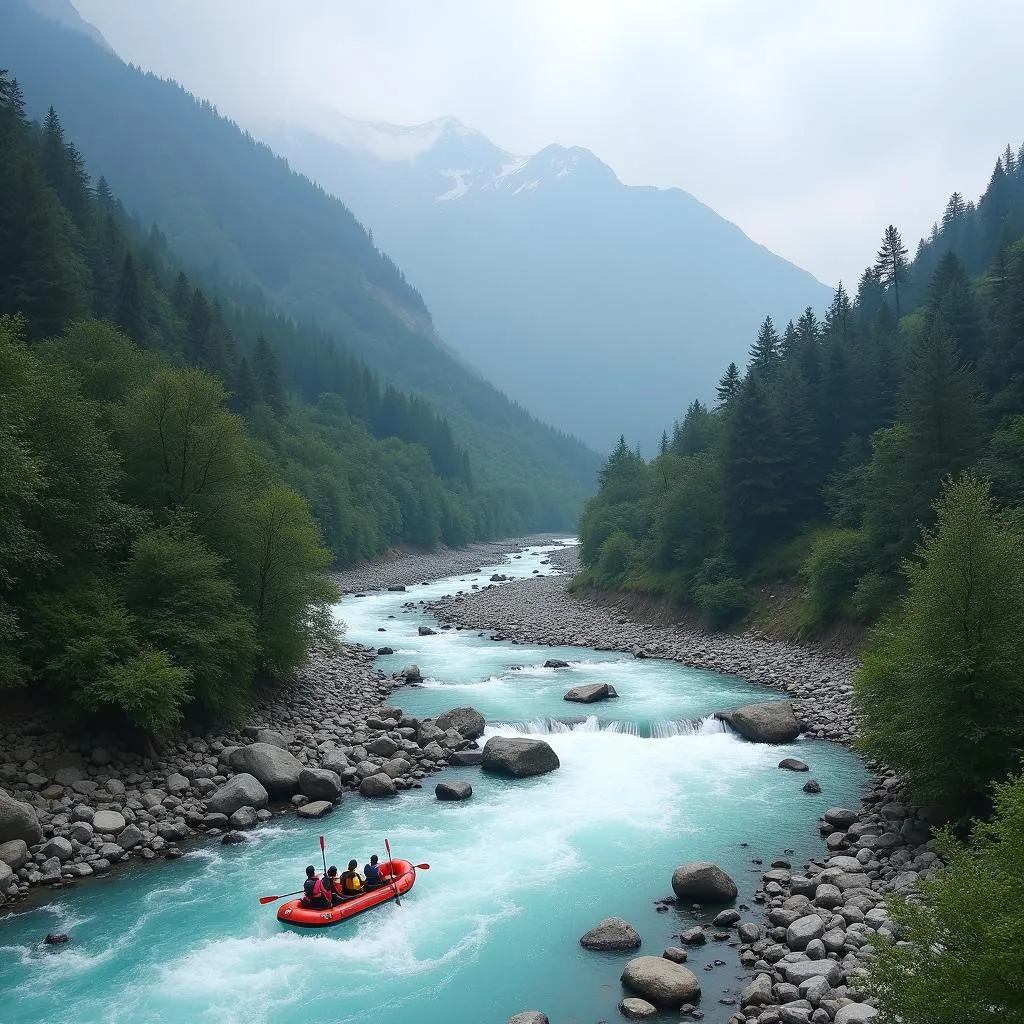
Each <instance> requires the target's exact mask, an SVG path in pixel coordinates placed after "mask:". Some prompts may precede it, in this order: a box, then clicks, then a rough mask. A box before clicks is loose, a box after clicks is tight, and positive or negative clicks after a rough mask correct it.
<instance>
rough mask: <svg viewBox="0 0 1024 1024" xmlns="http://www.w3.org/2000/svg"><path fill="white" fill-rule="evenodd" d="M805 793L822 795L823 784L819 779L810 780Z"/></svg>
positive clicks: (805, 785)
mask: <svg viewBox="0 0 1024 1024" xmlns="http://www.w3.org/2000/svg"><path fill="white" fill-rule="evenodd" d="M803 789H804V792H805V793H820V792H821V783H820V782H819V781H818V780H817V779H808V780H807V781H806V782H805V783H804V786H803Z"/></svg>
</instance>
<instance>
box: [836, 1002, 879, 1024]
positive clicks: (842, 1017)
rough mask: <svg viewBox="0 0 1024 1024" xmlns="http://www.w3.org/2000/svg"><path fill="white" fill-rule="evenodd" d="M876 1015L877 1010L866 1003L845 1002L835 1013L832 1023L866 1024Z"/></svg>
mask: <svg viewBox="0 0 1024 1024" xmlns="http://www.w3.org/2000/svg"><path fill="white" fill-rule="evenodd" d="M877 1016H878V1011H877V1010H876V1009H875V1008H874V1007H873V1006H868V1004H867V1003H847V1005H846V1006H843V1007H841V1008H840V1010H839V1012H838V1013H837V1014H836V1019H835V1022H834V1024H866V1022H867V1021H869V1020H874V1019H875V1017H877Z"/></svg>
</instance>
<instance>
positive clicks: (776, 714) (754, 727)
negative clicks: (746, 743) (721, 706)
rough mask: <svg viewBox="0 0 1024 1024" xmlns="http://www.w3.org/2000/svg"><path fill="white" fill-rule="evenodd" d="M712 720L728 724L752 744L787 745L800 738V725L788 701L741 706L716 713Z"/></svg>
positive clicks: (771, 701)
mask: <svg viewBox="0 0 1024 1024" xmlns="http://www.w3.org/2000/svg"><path fill="white" fill-rule="evenodd" d="M715 717H716V718H720V719H721V720H722V721H723V722H728V724H729V725H731V726H732V727H733V728H734V729H735V730H736V731H737V732H738V733H739V734H740V735H741V736H742V737H743V738H744V739H748V740H751V741H752V742H754V743H791V742H792V741H793V740H795V739H796V738H797V736H799V735H800V723H799V722H798V721H797V720H796V715H794V714H793V704H792V702H791V701H788V700H770V701H766V702H765V703H764V704H745V705H744V706H743V707H741V708H735V709H733V710H732V711H716V712H715Z"/></svg>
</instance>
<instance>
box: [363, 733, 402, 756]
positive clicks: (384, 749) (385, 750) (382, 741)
mask: <svg viewBox="0 0 1024 1024" xmlns="http://www.w3.org/2000/svg"><path fill="white" fill-rule="evenodd" d="M396 750H398V744H397V743H396V742H395V741H394V740H393V739H392V738H391V737H390V736H378V737H377V739H375V740H374V741H373V742H372V743H367V744H366V751H367V753H369V754H376V755H377V756H378V757H391V755H392V754H394V753H395V751H396Z"/></svg>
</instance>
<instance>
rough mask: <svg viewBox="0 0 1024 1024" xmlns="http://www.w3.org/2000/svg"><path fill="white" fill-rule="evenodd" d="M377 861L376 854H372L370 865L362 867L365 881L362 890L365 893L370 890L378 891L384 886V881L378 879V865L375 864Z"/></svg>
mask: <svg viewBox="0 0 1024 1024" xmlns="http://www.w3.org/2000/svg"><path fill="white" fill-rule="evenodd" d="M377 860H378V857H377V854H374V855H373V856H372V857H371V858H370V863H369V864H364V865H363V876H364V877H365V879H366V882H365V884H364V886H363V888H364V889H366V890H367V892H369V891H370V890H371V889H379V888H380V887H381V886H382V885H383V884H384V879H382V878H381V877H380V864H378V863H377Z"/></svg>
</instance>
